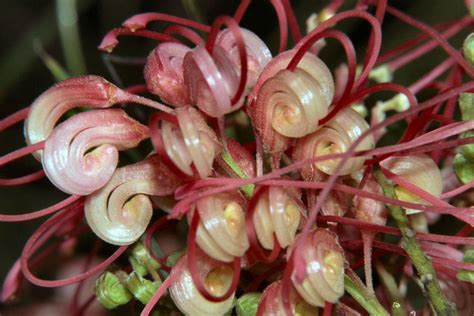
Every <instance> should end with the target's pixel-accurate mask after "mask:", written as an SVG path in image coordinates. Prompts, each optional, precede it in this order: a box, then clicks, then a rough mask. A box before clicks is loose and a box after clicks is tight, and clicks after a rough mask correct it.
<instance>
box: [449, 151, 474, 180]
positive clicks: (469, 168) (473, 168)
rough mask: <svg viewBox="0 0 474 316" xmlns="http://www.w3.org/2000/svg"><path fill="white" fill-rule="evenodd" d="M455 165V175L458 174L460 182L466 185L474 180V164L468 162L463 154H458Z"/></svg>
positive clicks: (455, 157)
mask: <svg viewBox="0 0 474 316" xmlns="http://www.w3.org/2000/svg"><path fill="white" fill-rule="evenodd" d="M453 165H454V173H456V176H457V177H458V179H459V181H461V182H462V183H464V184H466V183H468V182H470V181H472V180H474V162H471V161H469V160H467V159H466V157H465V156H464V155H462V154H456V156H454V162H453Z"/></svg>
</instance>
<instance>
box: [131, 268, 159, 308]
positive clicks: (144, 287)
mask: <svg viewBox="0 0 474 316" xmlns="http://www.w3.org/2000/svg"><path fill="white" fill-rule="evenodd" d="M126 282H127V288H128V290H129V291H130V292H132V294H133V296H135V298H136V299H137V300H139V301H140V302H142V304H145V305H146V304H147V303H148V302H149V301H150V299H151V297H152V296H153V294H155V292H156V291H157V290H158V288H159V287H160V286H161V281H154V282H152V281H150V280H147V279H145V278H144V277H142V276H141V275H139V274H138V273H137V272H135V271H133V272H132V273H130V275H129V276H128V277H127V281H126Z"/></svg>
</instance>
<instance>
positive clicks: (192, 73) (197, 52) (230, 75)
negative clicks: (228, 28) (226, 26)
mask: <svg viewBox="0 0 474 316" xmlns="http://www.w3.org/2000/svg"><path fill="white" fill-rule="evenodd" d="M183 67H184V82H185V83H186V84H187V86H188V87H189V93H190V95H191V99H192V101H193V102H194V103H195V104H196V105H197V107H198V108H199V109H200V110H201V111H203V112H204V113H206V114H207V115H209V116H211V117H220V116H222V115H224V114H226V113H229V112H231V111H234V110H236V109H238V108H239V107H240V106H241V105H242V104H243V101H242V100H240V101H238V102H237V103H236V106H232V102H231V98H232V97H233V95H234V94H235V92H236V91H237V88H238V85H239V75H238V73H237V70H236V69H235V67H234V64H233V62H232V61H231V59H230V56H229V54H228V53H227V52H226V51H225V50H224V49H222V48H221V47H215V48H214V50H213V55H212V56H211V55H209V53H208V51H207V50H206V49H205V48H204V47H202V46H198V47H196V48H195V49H194V50H193V51H191V52H189V53H187V54H186V56H185V57H184V63H183Z"/></svg>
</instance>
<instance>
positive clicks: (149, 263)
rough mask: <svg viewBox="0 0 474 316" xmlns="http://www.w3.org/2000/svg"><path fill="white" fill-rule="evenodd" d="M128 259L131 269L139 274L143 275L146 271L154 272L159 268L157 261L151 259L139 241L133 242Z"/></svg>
mask: <svg viewBox="0 0 474 316" xmlns="http://www.w3.org/2000/svg"><path fill="white" fill-rule="evenodd" d="M128 260H129V261H130V263H131V265H132V267H133V270H134V271H136V272H137V273H138V274H139V275H141V276H145V275H147V274H148V273H154V272H155V271H156V270H158V269H159V268H160V264H159V262H157V261H156V260H155V259H153V257H152V256H151V255H150V253H149V252H148V250H147V249H146V247H145V245H143V243H141V242H137V243H136V244H135V247H133V249H132V254H131V256H130V257H129V258H128ZM152 270H153V271H152Z"/></svg>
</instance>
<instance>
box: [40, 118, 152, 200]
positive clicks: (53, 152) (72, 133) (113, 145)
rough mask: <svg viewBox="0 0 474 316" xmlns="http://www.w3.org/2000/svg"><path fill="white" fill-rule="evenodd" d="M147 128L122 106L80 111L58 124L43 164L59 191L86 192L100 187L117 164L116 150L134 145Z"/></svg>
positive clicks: (49, 139) (45, 151)
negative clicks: (122, 108) (129, 114)
mask: <svg viewBox="0 0 474 316" xmlns="http://www.w3.org/2000/svg"><path fill="white" fill-rule="evenodd" d="M148 134H149V133H148V128H147V127H146V126H144V125H142V124H140V123H138V122H137V121H135V120H133V119H132V118H130V117H129V116H128V115H127V114H126V113H125V112H124V111H123V110H121V109H106V110H105V109H104V110H94V111H88V112H82V113H79V114H77V115H75V116H73V117H72V118H70V119H68V120H66V121H65V122H63V123H61V124H60V125H58V126H57V127H56V128H55V129H54V130H53V132H52V133H51V135H50V136H49V137H48V139H47V140H46V142H45V146H44V154H43V157H42V163H43V168H44V171H45V172H46V175H47V176H48V178H49V179H50V180H51V182H52V183H53V184H54V185H55V186H56V187H58V188H59V189H61V190H62V191H64V192H66V193H70V194H76V195H87V194H90V193H92V192H94V191H95V190H97V189H100V188H101V187H103V186H104V185H105V184H106V183H107V182H108V181H109V179H110V178H111V177H112V175H113V173H114V171H115V168H116V167H117V163H118V151H119V150H126V149H129V148H133V147H135V146H137V145H138V143H140V142H141V141H142V140H143V139H145V138H146V137H147V136H148Z"/></svg>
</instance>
